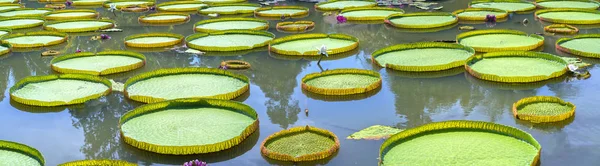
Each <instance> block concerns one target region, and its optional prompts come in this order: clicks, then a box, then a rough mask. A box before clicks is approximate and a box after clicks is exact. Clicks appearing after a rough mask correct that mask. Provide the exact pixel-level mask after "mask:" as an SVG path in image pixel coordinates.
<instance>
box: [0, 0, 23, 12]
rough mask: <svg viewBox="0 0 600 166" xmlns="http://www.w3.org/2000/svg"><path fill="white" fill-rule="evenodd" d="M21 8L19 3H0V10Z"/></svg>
mask: <svg viewBox="0 0 600 166" xmlns="http://www.w3.org/2000/svg"><path fill="white" fill-rule="evenodd" d="M0 3H1V1H0ZM17 8H22V6H21V4H0V11H5V10H10V9H17Z"/></svg>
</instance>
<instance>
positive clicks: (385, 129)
mask: <svg viewBox="0 0 600 166" xmlns="http://www.w3.org/2000/svg"><path fill="white" fill-rule="evenodd" d="M401 131H402V129H398V128H395V127H390V126H382V125H374V126H370V127H367V128H365V129H362V130H360V131H358V132H356V133H353V134H352V135H350V136H348V137H346V139H354V140H361V139H365V140H380V139H385V138H389V137H390V136H391V135H394V134H396V133H399V132H401Z"/></svg>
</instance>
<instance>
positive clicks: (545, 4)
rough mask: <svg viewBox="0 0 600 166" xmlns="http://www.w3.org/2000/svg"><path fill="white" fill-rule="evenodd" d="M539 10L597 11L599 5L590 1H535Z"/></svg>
mask: <svg viewBox="0 0 600 166" xmlns="http://www.w3.org/2000/svg"><path fill="white" fill-rule="evenodd" d="M535 4H536V5H537V6H539V7H540V8H572V9H598V7H600V4H599V3H598V2H596V1H590V0H536V1H535Z"/></svg>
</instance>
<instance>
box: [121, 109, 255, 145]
mask: <svg viewBox="0 0 600 166" xmlns="http://www.w3.org/2000/svg"><path fill="white" fill-rule="evenodd" d="M190 122H194V123H190ZM120 124H121V125H120V128H121V134H122V136H123V138H124V141H125V142H126V143H128V144H130V145H132V146H134V147H137V148H140V149H143V150H147V151H151V152H155V153H161V154H175V155H186V154H199V153H210V152H216V151H221V150H225V149H229V148H231V147H233V146H235V145H237V144H239V143H241V142H242V141H243V140H244V139H245V138H247V137H248V136H250V134H252V133H253V132H254V131H256V129H258V116H257V114H256V112H255V111H254V109H252V108H251V107H250V106H248V105H245V104H242V103H238V102H234V101H228V100H218V99H177V100H169V101H163V102H159V103H152V104H147V105H142V106H140V107H137V108H135V109H134V110H132V111H130V112H128V113H126V114H125V115H123V116H122V117H121V120H120ZM199 135H202V137H199Z"/></svg>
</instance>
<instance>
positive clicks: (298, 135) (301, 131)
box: [260, 126, 340, 162]
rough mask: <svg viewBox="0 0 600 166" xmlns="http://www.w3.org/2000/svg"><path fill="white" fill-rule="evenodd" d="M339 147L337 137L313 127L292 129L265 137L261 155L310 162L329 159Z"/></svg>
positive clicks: (283, 159)
mask: <svg viewBox="0 0 600 166" xmlns="http://www.w3.org/2000/svg"><path fill="white" fill-rule="evenodd" d="M339 147H340V143H339V140H338V138H337V136H336V135H335V134H333V133H331V132H329V131H327V130H323V129H319V128H315V127H310V126H306V127H294V128H290V129H287V130H282V131H279V132H276V133H274V134H273V135H270V136H269V137H267V138H266V139H265V140H264V141H263V143H262V145H261V147H260V149H261V152H262V154H263V155H265V156H267V157H269V158H272V159H276V160H282V161H294V162H298V161H312V160H318V159H323V158H326V157H329V156H330V155H332V154H333V153H335V152H336V151H337V150H338V149H339Z"/></svg>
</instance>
